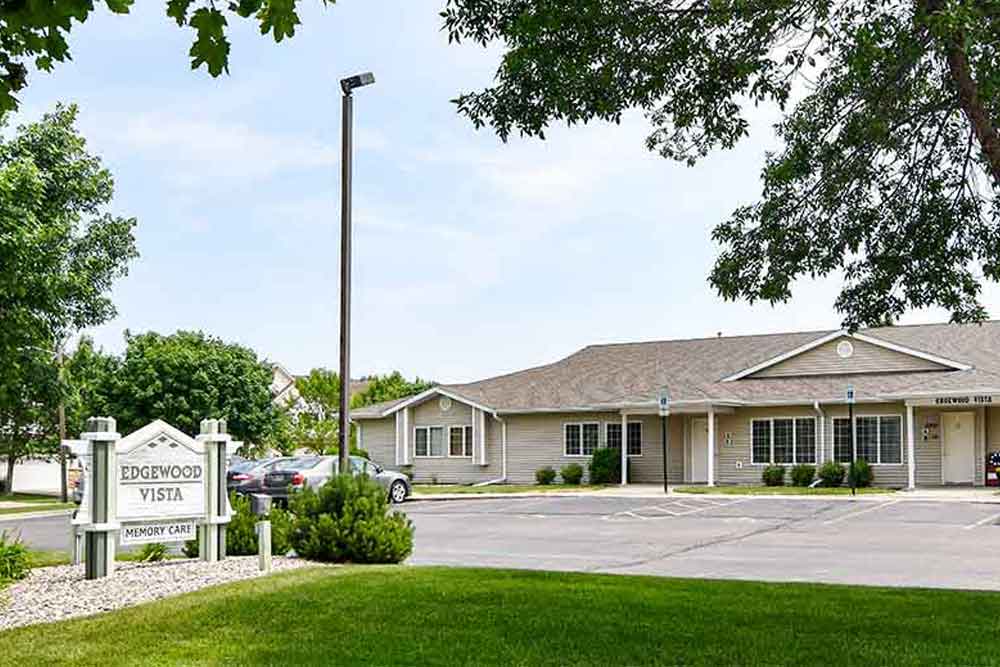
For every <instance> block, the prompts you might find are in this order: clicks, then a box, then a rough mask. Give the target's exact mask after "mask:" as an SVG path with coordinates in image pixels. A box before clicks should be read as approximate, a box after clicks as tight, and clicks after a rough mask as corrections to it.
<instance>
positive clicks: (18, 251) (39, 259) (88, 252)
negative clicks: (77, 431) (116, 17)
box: [0, 106, 138, 466]
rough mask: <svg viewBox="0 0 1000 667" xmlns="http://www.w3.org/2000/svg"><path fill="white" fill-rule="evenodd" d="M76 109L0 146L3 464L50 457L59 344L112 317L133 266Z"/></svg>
mask: <svg viewBox="0 0 1000 667" xmlns="http://www.w3.org/2000/svg"><path fill="white" fill-rule="evenodd" d="M75 120H76V108H75V107H63V106H59V107H57V108H56V109H55V111H53V112H52V113H49V114H45V115H44V116H43V117H42V119H41V120H40V121H38V122H36V123H31V124H29V125H24V126H22V127H19V128H18V129H17V130H16V131H15V132H14V133H13V135H12V136H8V137H5V138H0V269H2V270H0V456H3V457H5V458H6V459H7V463H8V465H10V466H13V463H14V462H16V461H17V460H18V459H20V458H23V457H24V456H27V455H29V454H38V453H42V452H43V451H51V450H52V449H54V448H55V446H56V444H57V443H56V438H54V437H52V436H53V432H52V430H51V429H50V427H51V425H52V421H53V418H54V416H55V411H56V406H57V404H58V402H59V399H60V398H61V396H62V395H63V390H64V387H63V384H62V382H61V381H60V380H59V377H58V376H59V373H58V371H57V368H56V363H55V358H56V356H57V355H58V349H59V347H60V345H61V344H62V342H63V340H64V338H65V336H66V335H67V334H68V333H69V332H71V331H74V330H78V329H81V328H83V327H87V326H94V325H98V324H101V323H103V322H106V321H107V320H109V319H110V318H111V317H113V316H114V314H115V309H114V306H113V304H112V303H111V300H110V298H109V296H108V292H109V291H110V289H111V286H112V284H113V283H114V281H115V280H117V279H118V278H120V277H122V276H124V275H125V273H126V272H127V269H128V265H129V262H131V261H132V260H133V259H134V258H135V257H136V256H137V254H138V253H137V252H136V248H135V238H134V236H133V229H134V227H135V224H136V221H135V219H133V218H121V217H116V216H113V215H111V214H110V213H108V212H107V210H106V209H107V207H108V206H109V205H110V204H111V202H112V198H113V195H114V181H113V179H112V177H111V174H110V173H109V172H108V170H107V169H105V168H104V167H103V166H102V164H101V161H100V159H99V158H97V157H96V156H94V155H91V154H90V153H88V152H87V150H86V144H85V142H84V139H83V137H81V136H80V134H79V133H78V132H77V130H76V128H75V127H74V122H75Z"/></svg>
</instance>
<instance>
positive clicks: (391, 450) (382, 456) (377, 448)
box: [358, 415, 396, 470]
mask: <svg viewBox="0 0 1000 667" xmlns="http://www.w3.org/2000/svg"><path fill="white" fill-rule="evenodd" d="M358 424H359V425H360V427H361V442H360V446H361V448H362V449H364V450H365V451H366V452H368V455H369V456H370V457H371V459H372V461H374V462H375V463H378V464H379V465H381V466H383V467H385V468H389V469H392V470H395V469H396V417H395V415H393V416H389V417H385V418H384V419H364V420H359V421H358Z"/></svg>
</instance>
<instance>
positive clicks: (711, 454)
mask: <svg viewBox="0 0 1000 667" xmlns="http://www.w3.org/2000/svg"><path fill="white" fill-rule="evenodd" d="M708 485H709V486H715V406H712V405H710V406H708Z"/></svg>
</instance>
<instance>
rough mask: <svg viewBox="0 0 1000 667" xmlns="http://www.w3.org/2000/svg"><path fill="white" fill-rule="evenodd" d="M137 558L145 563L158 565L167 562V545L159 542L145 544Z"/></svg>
mask: <svg viewBox="0 0 1000 667" xmlns="http://www.w3.org/2000/svg"><path fill="white" fill-rule="evenodd" d="M137 558H138V560H139V561H141V562H143V563H158V562H159V561H161V560H166V559H167V545H166V544H160V543H159V542H151V543H149V544H144V545H142V549H140V550H139V554H138V556H137Z"/></svg>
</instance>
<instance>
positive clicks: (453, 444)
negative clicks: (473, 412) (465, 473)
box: [448, 426, 472, 459]
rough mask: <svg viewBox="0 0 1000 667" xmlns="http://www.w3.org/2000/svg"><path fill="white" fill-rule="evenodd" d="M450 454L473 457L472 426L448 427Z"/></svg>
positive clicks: (457, 456) (456, 456)
mask: <svg viewBox="0 0 1000 667" xmlns="http://www.w3.org/2000/svg"><path fill="white" fill-rule="evenodd" d="M448 456H451V457H453V458H467V459H468V458H472V427H471V426H450V427H449V428H448Z"/></svg>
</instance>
